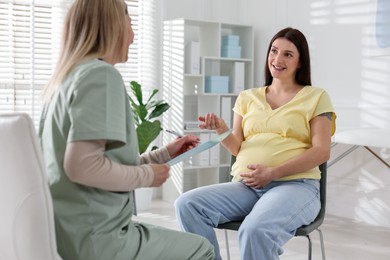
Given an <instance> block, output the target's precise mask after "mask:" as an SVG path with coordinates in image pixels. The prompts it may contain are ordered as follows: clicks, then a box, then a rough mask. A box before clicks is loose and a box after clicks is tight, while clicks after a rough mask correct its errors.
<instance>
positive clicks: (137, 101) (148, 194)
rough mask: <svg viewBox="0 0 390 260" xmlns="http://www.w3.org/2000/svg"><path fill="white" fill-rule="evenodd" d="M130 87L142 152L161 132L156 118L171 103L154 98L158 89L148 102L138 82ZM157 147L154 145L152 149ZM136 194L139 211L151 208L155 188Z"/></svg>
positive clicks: (144, 189)
mask: <svg viewBox="0 0 390 260" xmlns="http://www.w3.org/2000/svg"><path fill="white" fill-rule="evenodd" d="M130 89H131V93H132V94H133V95H134V99H133V98H132V97H131V96H130V95H128V97H129V100H130V105H131V109H132V111H133V116H134V122H135V124H136V131H137V137H138V146H139V152H140V154H142V153H143V152H145V151H146V150H147V149H148V147H149V145H150V144H151V143H152V142H153V141H154V140H155V139H156V138H157V137H158V135H159V134H160V132H161V130H162V128H161V122H160V120H158V119H156V118H157V117H159V116H160V115H161V114H162V113H164V112H165V111H167V110H168V109H169V107H170V105H169V104H168V103H166V102H164V101H163V100H154V98H155V95H156V94H157V92H158V89H153V91H152V93H151V94H150V96H149V98H148V99H147V101H146V103H144V102H143V94H142V87H141V85H140V84H139V83H138V82H136V81H131V82H130ZM153 119H154V120H153ZM155 148H156V147H155V146H154V147H153V148H152V150H153V149H155ZM134 195H135V205H136V210H137V211H142V210H147V209H149V208H150V204H151V201H152V197H153V188H141V189H136V190H135V192H134Z"/></svg>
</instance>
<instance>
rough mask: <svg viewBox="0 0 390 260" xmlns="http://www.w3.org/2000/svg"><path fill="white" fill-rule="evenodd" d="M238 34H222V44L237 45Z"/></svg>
mask: <svg viewBox="0 0 390 260" xmlns="http://www.w3.org/2000/svg"><path fill="white" fill-rule="evenodd" d="M239 42H240V36H238V35H225V36H222V45H232V46H239V45H240V44H239Z"/></svg>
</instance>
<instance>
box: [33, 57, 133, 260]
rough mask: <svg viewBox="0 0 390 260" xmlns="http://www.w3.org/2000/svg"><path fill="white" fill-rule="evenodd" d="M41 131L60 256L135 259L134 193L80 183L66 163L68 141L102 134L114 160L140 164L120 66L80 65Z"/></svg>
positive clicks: (55, 98) (44, 117) (53, 103)
mask: <svg viewBox="0 0 390 260" xmlns="http://www.w3.org/2000/svg"><path fill="white" fill-rule="evenodd" d="M39 135H40V139H41V145H42V148H43V151H44V158H45V162H46V166H47V175H48V180H49V185H50V190H51V194H52V197H53V204H54V212H55V224H56V234H57V244H58V250H59V252H60V254H61V256H62V257H63V258H64V259H72V260H76V259H83V260H89V259H90V260H92V259H93V260H96V259H105V258H104V256H110V257H112V256H114V258H110V259H132V257H131V255H132V254H134V252H137V247H138V246H139V244H138V243H136V241H138V240H139V234H138V232H131V231H132V229H134V228H135V227H134V224H133V223H132V222H131V216H132V215H133V199H132V193H131V192H128V191H124V192H110V191H105V190H101V189H97V188H93V187H88V186H84V185H79V184H76V183H74V182H71V181H70V180H69V179H68V177H67V176H66V174H65V172H64V168H63V161H64V153H65V147H66V144H67V143H68V142H72V141H79V140H97V139H104V140H107V142H108V143H107V151H106V156H107V157H108V158H110V159H111V160H113V161H115V162H119V163H121V164H126V165H139V163H140V159H139V151H138V141H137V136H136V132H135V127H134V122H133V116H132V113H131V108H130V105H129V102H128V98H127V93H126V89H125V86H124V83H123V79H122V77H121V75H120V74H119V72H118V71H117V70H116V69H115V67H114V66H112V65H110V64H108V63H105V62H103V61H100V60H89V61H85V62H82V63H80V64H79V65H77V66H76V67H75V68H74V69H73V70H72V71H71V73H70V74H69V75H68V76H67V77H66V79H65V81H64V82H63V84H62V85H61V87H60V88H59V90H58V91H57V93H56V94H55V95H54V96H53V99H52V101H51V102H50V104H49V105H44V107H43V112H42V117H41V121H40V127H39ZM107 250H108V251H109V252H107ZM107 260H108V258H107Z"/></svg>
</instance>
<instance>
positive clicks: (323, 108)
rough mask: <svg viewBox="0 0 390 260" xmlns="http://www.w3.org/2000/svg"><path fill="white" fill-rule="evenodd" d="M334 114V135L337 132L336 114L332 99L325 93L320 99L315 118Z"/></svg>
mask: <svg viewBox="0 0 390 260" xmlns="http://www.w3.org/2000/svg"><path fill="white" fill-rule="evenodd" d="M328 112H330V113H332V135H333V134H334V133H335V132H336V113H335V111H334V108H333V105H332V102H331V100H330V97H329V95H328V93H327V92H326V91H323V92H322V93H321V95H320V97H319V99H318V103H317V106H316V109H315V111H314V116H318V115H321V114H323V113H328Z"/></svg>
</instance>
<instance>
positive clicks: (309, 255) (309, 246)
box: [306, 235, 311, 260]
mask: <svg viewBox="0 0 390 260" xmlns="http://www.w3.org/2000/svg"><path fill="white" fill-rule="evenodd" d="M306 237H307V241H308V245H307V246H308V253H307V259H309V260H311V239H310V236H309V235H306Z"/></svg>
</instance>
